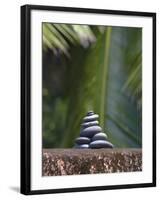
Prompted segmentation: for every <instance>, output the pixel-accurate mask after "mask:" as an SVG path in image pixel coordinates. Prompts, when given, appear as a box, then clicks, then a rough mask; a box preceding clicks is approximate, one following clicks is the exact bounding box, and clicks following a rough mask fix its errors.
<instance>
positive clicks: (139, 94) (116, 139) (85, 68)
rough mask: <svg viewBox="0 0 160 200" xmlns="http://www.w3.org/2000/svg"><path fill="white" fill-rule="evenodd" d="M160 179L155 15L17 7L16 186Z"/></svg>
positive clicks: (33, 189)
mask: <svg viewBox="0 0 160 200" xmlns="http://www.w3.org/2000/svg"><path fill="white" fill-rule="evenodd" d="M153 186H156V14H155V13H149V12H134V11H116V10H101V9H89V8H70V7H53V6H42V5H41V6H39V5H24V6H22V7H21V193H23V194H43V193H58V192H75V191H92V190H106V189H122V188H136V187H153Z"/></svg>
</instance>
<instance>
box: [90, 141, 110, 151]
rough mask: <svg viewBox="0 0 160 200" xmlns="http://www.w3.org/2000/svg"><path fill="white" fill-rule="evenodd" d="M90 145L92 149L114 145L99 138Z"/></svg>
mask: <svg viewBox="0 0 160 200" xmlns="http://www.w3.org/2000/svg"><path fill="white" fill-rule="evenodd" d="M89 147H90V148H92V149H100V148H113V145H112V144H111V143H110V142H108V141H104V140H97V141H94V142H91V143H90V145H89Z"/></svg>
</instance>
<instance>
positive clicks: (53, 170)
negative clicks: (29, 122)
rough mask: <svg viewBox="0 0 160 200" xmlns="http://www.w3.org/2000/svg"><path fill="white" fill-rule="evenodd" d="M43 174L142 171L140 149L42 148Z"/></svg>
mask: <svg viewBox="0 0 160 200" xmlns="http://www.w3.org/2000/svg"><path fill="white" fill-rule="evenodd" d="M42 165H43V167H42V168H43V170H42V175H43V176H59V175H76V174H96V173H114V172H133V171H142V150H141V149H43V161H42Z"/></svg>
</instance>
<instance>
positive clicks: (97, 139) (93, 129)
mask: <svg viewBox="0 0 160 200" xmlns="http://www.w3.org/2000/svg"><path fill="white" fill-rule="evenodd" d="M98 118H99V116H98V115H97V114H94V112H93V111H89V112H88V113H87V115H86V117H84V118H83V123H82V125H81V133H80V137H78V138H76V140H75V143H76V145H75V148H85V149H88V148H92V149H99V148H113V145H112V144H111V143H110V142H108V141H107V135H106V134H105V133H103V132H102V128H101V127H100V126H99V122H98Z"/></svg>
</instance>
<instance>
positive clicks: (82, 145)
mask: <svg viewBox="0 0 160 200" xmlns="http://www.w3.org/2000/svg"><path fill="white" fill-rule="evenodd" d="M74 148H75V149H88V148H89V144H76V145H75V146H74Z"/></svg>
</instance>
